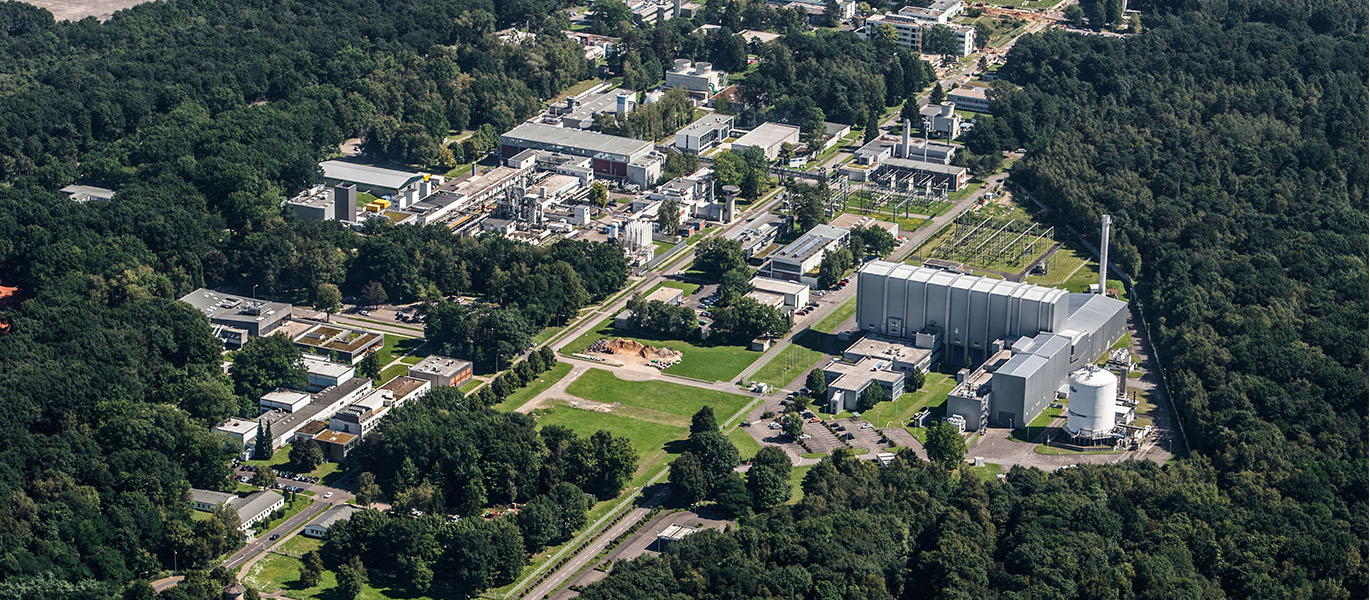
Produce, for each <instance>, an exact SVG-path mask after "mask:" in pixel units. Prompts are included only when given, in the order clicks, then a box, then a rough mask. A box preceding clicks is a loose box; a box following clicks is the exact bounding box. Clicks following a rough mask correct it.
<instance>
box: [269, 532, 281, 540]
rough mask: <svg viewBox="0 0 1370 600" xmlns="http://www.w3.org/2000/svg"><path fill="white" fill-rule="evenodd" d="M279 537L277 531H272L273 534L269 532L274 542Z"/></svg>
mask: <svg viewBox="0 0 1370 600" xmlns="http://www.w3.org/2000/svg"><path fill="white" fill-rule="evenodd" d="M279 539H281V534H279V533H273V534H271V541H273V542H274V541H276V540H279Z"/></svg>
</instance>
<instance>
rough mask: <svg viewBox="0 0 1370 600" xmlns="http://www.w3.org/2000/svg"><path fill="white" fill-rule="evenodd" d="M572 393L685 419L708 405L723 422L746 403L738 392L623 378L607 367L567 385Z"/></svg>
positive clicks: (579, 396)
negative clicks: (625, 379) (607, 369)
mask: <svg viewBox="0 0 1370 600" xmlns="http://www.w3.org/2000/svg"><path fill="white" fill-rule="evenodd" d="M566 391H567V392H569V393H570V394H571V395H572V396H576V397H578V398H584V399H586V400H592V401H594V402H603V403H605V404H618V405H622V406H624V407H630V408H636V409H642V410H649V411H654V412H660V413H665V414H668V415H675V416H677V417H682V418H684V419H685V420H686V421H688V419H689V418H690V416H691V415H694V414H695V413H696V412H698V411H699V409H701V408H703V407H704V406H705V405H709V406H712V407H713V409H714V416H715V417H717V418H718V420H719V421H720V422H721V421H723V420H725V419H727V418H728V417H730V416H732V414H733V413H735V412H737V411H738V410H740V409H741V408H742V407H743V406H746V405H747V402H748V401H749V399H748V398H747V397H746V396H742V395H739V394H729V393H726V392H719V391H716V390H708V389H702V388H694V387H689V386H684V385H680V384H678V383H669V382H665V381H624V380H622V379H619V378H618V377H617V376H615V375H614V374H613V373H611V372H609V371H606V370H604V369H590V370H589V371H586V372H585V374H584V375H581V376H580V377H579V378H577V379H576V380H575V381H573V382H571V385H570V386H568V387H567V388H566Z"/></svg>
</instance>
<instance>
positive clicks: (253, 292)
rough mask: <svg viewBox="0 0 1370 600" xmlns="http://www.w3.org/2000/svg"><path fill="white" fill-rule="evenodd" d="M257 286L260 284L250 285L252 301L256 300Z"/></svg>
mask: <svg viewBox="0 0 1370 600" xmlns="http://www.w3.org/2000/svg"><path fill="white" fill-rule="evenodd" d="M258 285H260V284H256V283H254V284H252V299H253V300H256V299H257V286H258Z"/></svg>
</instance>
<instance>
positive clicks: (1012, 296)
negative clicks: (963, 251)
mask: <svg viewBox="0 0 1370 600" xmlns="http://www.w3.org/2000/svg"><path fill="white" fill-rule="evenodd" d="M856 321H857V326H858V328H859V329H861V330H862V331H865V332H868V333H876V334H879V335H882V336H886V337H891V338H916V337H917V336H918V335H919V334H923V335H932V336H937V338H938V342H939V343H940V346H941V354H942V356H941V359H942V360H948V361H954V362H958V363H959V362H964V361H972V362H974V361H976V360H980V361H983V362H984V364H983V366H982V367H980V368H978V369H977V370H976V372H975V373H971V374H966V375H963V376H962V377H960V378H959V379H960V382H959V384H958V388H957V390H955V391H953V393H952V394H950V395H949V396H948V403H947V411H948V414H952V415H959V416H961V417H962V418H964V419H965V423H966V427H967V428H968V429H978V428H979V427H981V426H984V425H995V426H1000V427H1018V426H1022V425H1023V424H1024V423H1027V422H1029V421H1031V420H1032V419H1033V418H1034V417H1036V416H1037V415H1038V414H1039V413H1041V411H1042V410H1043V409H1044V408H1046V406H1047V405H1048V404H1049V403H1050V402H1051V401H1052V399H1054V398H1055V397H1056V395H1057V391H1058V390H1060V389H1061V388H1062V386H1063V385H1064V384H1065V382H1066V377H1067V374H1069V373H1070V372H1072V371H1074V370H1077V369H1079V368H1081V367H1083V366H1084V365H1087V364H1089V363H1092V362H1093V361H1094V360H1096V359H1098V358H1099V357H1100V356H1103V355H1104V353H1105V352H1107V351H1108V348H1109V346H1111V345H1112V343H1113V341H1114V340H1117V339H1118V338H1119V337H1121V336H1122V333H1123V329H1124V327H1125V326H1126V321H1127V304H1126V303H1124V302H1121V301H1119V300H1116V299H1113V298H1108V297H1106V296H1102V295H1097V294H1072V293H1068V292H1066V291H1065V290H1060V289H1055V288H1047V287H1042V286H1037V285H1031V284H1026V283H1018V282H1011V281H1003V280H995V279H990V278H987V277H980V276H975V275H967V274H963V273H955V272H950V271H942V270H938V269H931V268H927V267H915V266H910V265H904V264H898V263H890V262H884V261H873V262H871V263H868V264H867V265H866V266H865V267H862V269H861V270H860V272H859V273H858V274H857V301H856Z"/></svg>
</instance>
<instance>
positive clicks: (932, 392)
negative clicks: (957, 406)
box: [861, 371, 956, 427]
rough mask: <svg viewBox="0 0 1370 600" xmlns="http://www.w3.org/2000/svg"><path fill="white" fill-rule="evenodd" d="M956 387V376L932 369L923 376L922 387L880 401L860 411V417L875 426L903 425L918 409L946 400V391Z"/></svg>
mask: <svg viewBox="0 0 1370 600" xmlns="http://www.w3.org/2000/svg"><path fill="white" fill-rule="evenodd" d="M955 387H956V376H955V375H945V374H942V373H938V372H936V371H933V372H931V373H928V374H927V375H926V376H925V380H924V382H923V389H920V390H918V391H916V392H910V393H907V394H904V395H902V396H900V397H898V398H895V399H894V400H891V401H889V402H881V403H879V404H877V405H875V407H874V408H872V409H870V410H868V411H866V412H864V413H861V418H863V419H865V420H867V421H869V422H870V423H871V424H872V425H875V426H876V427H903V426H904V425H906V424H908V422H909V419H911V418H913V415H914V414H915V413H917V412H918V411H920V410H922V409H924V408H927V407H930V406H941V405H942V404H944V403H945V402H946V400H947V393H948V392H950V391H951V390H952V388H955Z"/></svg>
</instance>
